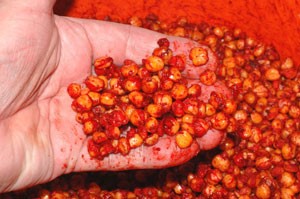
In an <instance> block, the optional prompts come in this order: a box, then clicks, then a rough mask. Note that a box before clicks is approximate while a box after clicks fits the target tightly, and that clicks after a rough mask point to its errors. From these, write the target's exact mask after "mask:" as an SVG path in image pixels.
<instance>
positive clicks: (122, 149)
mask: <svg viewBox="0 0 300 199" xmlns="http://www.w3.org/2000/svg"><path fill="white" fill-rule="evenodd" d="M117 150H118V152H119V153H121V154H122V155H127V154H128V153H129V151H130V144H129V141H128V139H126V138H125V137H121V138H120V139H119V141H118V146H117Z"/></svg>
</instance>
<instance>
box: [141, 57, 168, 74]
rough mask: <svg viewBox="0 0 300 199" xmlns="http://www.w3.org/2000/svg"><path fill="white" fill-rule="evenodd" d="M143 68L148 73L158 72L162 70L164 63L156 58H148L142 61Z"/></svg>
mask: <svg viewBox="0 0 300 199" xmlns="http://www.w3.org/2000/svg"><path fill="white" fill-rule="evenodd" d="M143 63H144V65H145V68H146V69H147V70H148V71H150V72H158V71H160V70H162V69H163V68H164V61H163V59H162V58H160V57H158V56H150V57H148V58H147V59H144V60H143Z"/></svg>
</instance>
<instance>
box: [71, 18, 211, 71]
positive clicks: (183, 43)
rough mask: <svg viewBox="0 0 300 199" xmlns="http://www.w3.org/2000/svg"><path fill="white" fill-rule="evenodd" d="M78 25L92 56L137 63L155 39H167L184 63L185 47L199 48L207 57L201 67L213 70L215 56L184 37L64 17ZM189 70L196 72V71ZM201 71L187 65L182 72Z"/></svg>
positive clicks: (151, 48) (150, 50)
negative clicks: (86, 37)
mask: <svg viewBox="0 0 300 199" xmlns="http://www.w3.org/2000/svg"><path fill="white" fill-rule="evenodd" d="M68 19H69V20H72V21H74V22H76V23H79V24H81V25H82V27H83V28H84V29H85V30H86V34H87V36H88V38H89V40H90V42H91V46H92V49H93V56H94V58H98V57H101V56H104V55H107V56H111V57H113V58H114V60H115V62H116V63H117V64H122V63H123V60H124V59H131V60H134V61H135V62H137V63H141V61H142V59H143V58H145V56H149V55H151V54H152V51H153V49H155V48H157V47H158V44H157V41H158V40H159V39H160V38H168V40H169V41H170V48H171V49H172V50H173V51H174V54H183V55H185V57H186V61H187V63H188V64H189V65H190V66H191V65H192V64H191V61H190V60H189V58H188V56H189V50H190V49H191V48H192V47H195V46H198V47H203V48H204V49H206V50H207V52H208V57H209V60H208V62H207V63H206V64H205V66H207V67H209V68H210V69H211V70H214V69H215V63H216V58H215V56H214V54H213V52H212V51H211V50H210V49H209V48H208V47H207V46H205V45H202V44H199V43H197V42H194V41H191V40H189V39H186V38H180V37H174V36H168V35H165V34H161V33H158V32H155V31H151V30H147V29H143V28H138V27H134V26H131V25H125V24H119V23H114V22H106V21H99V20H86V19H75V18H68ZM193 71H198V72H197V73H195V72H193ZM201 71H203V67H194V68H191V67H189V68H188V69H187V70H186V71H185V72H184V73H185V74H186V77H189V76H191V77H194V75H195V74H198V73H199V72H201Z"/></svg>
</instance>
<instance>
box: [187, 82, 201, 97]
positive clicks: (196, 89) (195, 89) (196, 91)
mask: <svg viewBox="0 0 300 199" xmlns="http://www.w3.org/2000/svg"><path fill="white" fill-rule="evenodd" d="M201 91H202V90H201V86H200V85H199V84H192V85H191V86H190V87H189V88H188V95H189V96H191V97H199V96H200V95H201Z"/></svg>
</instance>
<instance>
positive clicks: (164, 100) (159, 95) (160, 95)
mask: <svg viewBox="0 0 300 199" xmlns="http://www.w3.org/2000/svg"><path fill="white" fill-rule="evenodd" d="M153 102H154V103H155V104H157V105H159V106H161V108H162V111H163V112H164V113H166V112H168V111H170V110H171V107H172V103H173V99H172V96H171V95H170V94H169V93H167V92H156V93H155V94H154V96H153Z"/></svg>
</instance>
